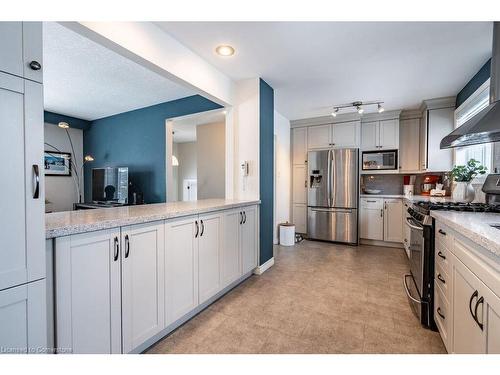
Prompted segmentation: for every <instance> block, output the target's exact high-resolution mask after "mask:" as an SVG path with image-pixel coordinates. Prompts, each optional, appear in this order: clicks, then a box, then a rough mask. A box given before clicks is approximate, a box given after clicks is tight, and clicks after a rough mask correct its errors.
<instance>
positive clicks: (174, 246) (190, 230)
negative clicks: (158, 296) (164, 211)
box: [165, 216, 199, 325]
mask: <svg viewBox="0 0 500 375" xmlns="http://www.w3.org/2000/svg"><path fill="white" fill-rule="evenodd" d="M198 234H199V227H198V217H197V216H191V217H188V218H182V219H174V220H167V221H166V223H165V313H166V315H165V320H166V325H170V324H171V323H173V322H175V321H176V320H177V319H179V318H181V317H182V316H184V315H185V314H187V313H188V312H190V311H191V310H193V309H194V308H196V306H198Z"/></svg>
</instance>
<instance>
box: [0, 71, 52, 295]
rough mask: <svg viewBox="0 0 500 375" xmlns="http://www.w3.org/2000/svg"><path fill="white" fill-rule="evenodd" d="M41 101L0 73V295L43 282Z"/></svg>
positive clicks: (32, 87)
mask: <svg viewBox="0 0 500 375" xmlns="http://www.w3.org/2000/svg"><path fill="white" fill-rule="evenodd" d="M42 100H43V98H42V87H41V85H40V84H37V83H34V82H30V81H25V80H23V79H21V78H18V77H14V76H12V75H8V74H4V73H0V127H1V131H2V137H0V156H1V157H2V158H3V159H4V160H9V162H8V163H2V165H1V166H0V175H1V176H3V177H4V178H3V179H2V183H1V184H0V195H1V196H3V197H8V199H5V200H4V202H3V203H2V211H4V212H9V214H8V215H1V216H0V236H1V238H2V241H3V246H2V247H1V248H0V258H1V259H2V262H0V290H1V289H4V288H8V287H12V286H15V285H19V284H22V283H25V282H27V281H28V282H29V281H33V280H37V279H40V278H43V277H44V276H45V248H44V241H45V233H44V228H45V215H44V200H43V197H44V184H43V172H42V167H41V166H42V165H43V164H42V159H43V118H42V116H43V104H42ZM25 135H26V136H25ZM28 135H29V136H28ZM23 187H24V188H23Z"/></svg>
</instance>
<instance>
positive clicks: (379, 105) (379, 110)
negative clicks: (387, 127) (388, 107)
mask: <svg viewBox="0 0 500 375" xmlns="http://www.w3.org/2000/svg"><path fill="white" fill-rule="evenodd" d="M377 111H378V113H382V112H384V107H382V105H381V104H380V103H378V105H377Z"/></svg>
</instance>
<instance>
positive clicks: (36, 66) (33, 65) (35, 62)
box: [29, 60, 42, 70]
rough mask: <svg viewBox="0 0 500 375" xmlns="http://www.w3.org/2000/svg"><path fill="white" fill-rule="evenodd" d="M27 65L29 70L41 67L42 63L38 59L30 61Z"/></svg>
mask: <svg viewBox="0 0 500 375" xmlns="http://www.w3.org/2000/svg"><path fill="white" fill-rule="evenodd" d="M29 65H30V68H31V70H40V69H42V64H40V63H39V62H38V61H35V60H33V61H31V62H30V64H29Z"/></svg>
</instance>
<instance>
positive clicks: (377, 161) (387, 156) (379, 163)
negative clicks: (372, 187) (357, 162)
mask: <svg viewBox="0 0 500 375" xmlns="http://www.w3.org/2000/svg"><path fill="white" fill-rule="evenodd" d="M361 163H362V167H361V169H362V170H363V171H387V170H395V169H398V150H384V151H363V153H362V156H361Z"/></svg>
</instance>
